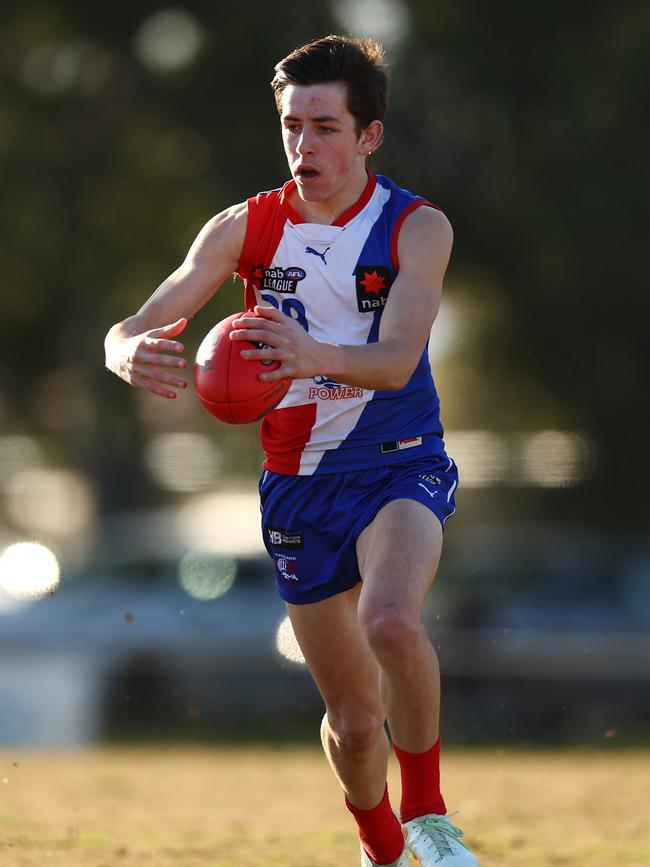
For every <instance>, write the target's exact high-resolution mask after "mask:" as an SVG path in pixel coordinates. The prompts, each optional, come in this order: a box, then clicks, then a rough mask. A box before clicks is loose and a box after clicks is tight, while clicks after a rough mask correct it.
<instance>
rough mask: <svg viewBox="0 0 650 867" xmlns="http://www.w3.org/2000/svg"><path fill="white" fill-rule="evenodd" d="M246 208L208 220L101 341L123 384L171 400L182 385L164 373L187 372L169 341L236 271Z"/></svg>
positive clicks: (234, 208) (180, 348)
mask: <svg viewBox="0 0 650 867" xmlns="http://www.w3.org/2000/svg"><path fill="white" fill-rule="evenodd" d="M246 224H247V208H246V203H245V202H244V203H242V204H239V205H233V206H232V207H231V208H227V209H226V210H225V211H222V212H221V213H220V214H217V216H216V217H213V218H212V219H211V220H209V221H208V222H207V223H206V224H205V226H204V227H203V228H202V229H201V231H200V232H199V234H198V235H197V237H196V239H195V241H194V243H193V244H192V246H191V247H190V249H189V251H188V253H187V256H186V257H185V261H184V262H183V264H182V265H180V267H178V268H177V269H176V270H175V271H174V272H173V273H172V274H170V275H169V277H167V279H166V280H164V281H163V282H162V283H161V284H160V286H159V287H158V288H157V289H156V291H155V292H154V293H153V295H151V297H150V298H149V299H148V300H147V301H146V302H145V303H144V304H143V305H142V307H141V308H140V309H139V310H138V312H137V313H136V314H135V315H133V316H129V317H128V318H127V319H124V320H123V321H122V322H118V323H117V324H115V325H114V326H113V327H112V328H111V329H110V331H109V332H108V334H107V335H106V339H105V341H104V348H105V351H106V367H107V368H108V369H109V370H111V371H113V373H115V374H116V375H117V376H119V377H121V378H122V379H123V380H124V381H125V382H128V383H129V384H130V385H133V386H136V387H138V388H145V389H147V390H148V391H151V392H152V393H153V394H157V395H160V396H161V397H166V398H175V397H176V391H174V389H178V388H185V386H186V382H185V380H184V379H181V378H180V377H179V376H177V375H175V374H174V372H173V371H172V372H169V371H167V370H165V369H164V368H177V369H178V368H186V367H187V360H186V359H185V358H183V357H182V356H180V355H170V354H169V353H182V352H183V351H184V346H183V344H182V343H180V342H178V341H177V340H175V339H174V338H175V337H177V336H178V335H179V334H180V333H181V332H182V331H183V329H184V328H185V326H186V325H187V321H188V319H189V318H190V317H192V316H193V315H194V314H195V313H196V312H197V310H200V309H201V307H203V306H204V305H205V304H207V302H208V301H209V300H210V298H212V296H213V295H214V294H215V292H216V291H217V290H218V289H219V287H220V286H221V284H222V283H223V282H224V280H225V279H226V278H227V277H228V276H229V275H230V274H232V273H233V272H235V271H236V270H237V268H238V267H239V258H240V256H241V251H242V247H243V244H244V236H245V234H246Z"/></svg>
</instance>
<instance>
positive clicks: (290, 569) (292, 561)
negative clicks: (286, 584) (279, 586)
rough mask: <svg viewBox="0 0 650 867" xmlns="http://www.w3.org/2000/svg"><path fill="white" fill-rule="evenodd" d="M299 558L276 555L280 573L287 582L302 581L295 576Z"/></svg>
mask: <svg viewBox="0 0 650 867" xmlns="http://www.w3.org/2000/svg"><path fill="white" fill-rule="evenodd" d="M296 560H297V557H292V556H291V555H290V554H276V555H275V565H276V567H277V570H278V572H279V573H280V575H281V576H282V578H284V580H285V581H299V580H300V579H299V578H298V576H297V575H296V574H295V572H294V569H295V568H296Z"/></svg>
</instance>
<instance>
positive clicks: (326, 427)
mask: <svg viewBox="0 0 650 867" xmlns="http://www.w3.org/2000/svg"><path fill="white" fill-rule="evenodd" d="M294 190H295V181H289V182H288V183H287V184H285V186H284V187H282V189H278V190H272V191H270V192H264V193H259V194H258V195H257V196H255V197H253V198H251V199H249V200H248V228H247V230H246V237H245V240H244V246H243V249H242V255H241V259H240V263H239V269H238V273H239V274H240V276H241V277H242V279H243V280H244V284H245V302H246V308H247V309H251V308H252V307H253V306H254V305H255V304H261V305H264V304H272V305H273V306H274V307H276V308H278V309H279V310H281V311H282V312H283V313H285V314H286V315H287V316H290V317H292V318H293V319H295V320H297V321H298V322H299V323H300V325H302V326H303V327H304V328H305V329H306V330H307V331H308V332H309V334H310V335H311V336H312V337H314V338H315V339H316V340H322V341H327V342H329V343H336V344H341V345H348V346H356V345H361V344H367V343H373V342H376V341H377V340H378V336H379V324H380V321H381V315H382V311H383V308H384V306H385V304H386V300H387V298H388V295H389V292H390V287H391V284H392V283H393V281H394V280H395V278H396V276H397V274H398V272H399V261H398V256H397V240H398V236H399V231H400V228H401V226H402V224H403V222H404V220H405V218H406V217H407V216H408V215H409V214H410V213H412V212H413V211H414V210H415V209H416V208H419V207H422V206H429V207H434V206H432V205H430V204H429V203H428V202H427V201H425V200H424V199H422V198H419V197H417V196H414V195H413V194H412V193H409V192H407V191H406V190H402V189H400V188H399V187H398V186H396V185H395V184H394V183H393V182H392V181H390V180H388V178H385V177H382V176H381V175H374V174H372V173H369V175H368V183H367V185H366V188H365V190H364V191H363V193H362V195H361V198H360V199H359V200H358V201H357V202H356V203H355V204H354V205H353V206H352V207H351V208H349V209H348V210H347V211H345V212H344V213H343V214H341V216H340V217H339V218H338V219H337V220H336V221H335V222H334V223H333V224H332V225H321V224H319V223H308V222H306V221H305V220H304V219H303V218H302V217H301V216H300V215H299V214H298V212H297V211H296V210H295V209H294V208H293V207H292V205H291V204H290V203H289V197H290V195H291V193H292V192H293V191H294ZM416 312H417V311H416ZM260 436H261V441H262V447H263V449H264V452H265V455H266V460H265V462H264V468H265V469H267V470H269V471H270V472H274V473H283V474H287V475H313V474H318V473H334V472H337V473H338V472H349V471H353V470H362V469H369V468H371V467H375V466H383V465H386V464H391V463H398V462H402V461H405V460H408V459H411V458H414V457H420V456H422V457H425V456H430V457H440V458H443V457H445V451H444V443H443V440H442V436H443V430H442V425H441V423H440V403H439V400H438V395H437V393H436V389H435V385H434V382H433V378H432V376H431V368H430V365H429V357H428V352H427V348H426V347H425V350H424V352H423V353H422V357H421V358H420V361H419V363H418V366H417V368H416V369H415V371H414V373H413V375H412V376H411V378H410V380H409V381H408V383H407V384H406V385H405V386H404V388H402V389H400V390H399V391H375V390H372V389H367V388H359V387H356V386H350V385H344V384H341V383H338V382H334V381H332V380H331V379H328V378H327V377H326V376H315V377H314V378H313V379H295V380H294V381H293V382H292V384H291V387H290V388H289V391H288V392H287V394H286V395H285V396H284V398H283V399H282V401H281V402H280V403H279V404H278V406H277V407H276V408H275V409H274V410H272V411H271V412H270V413H269V414H268V415H267V416H265V418H264V419H263V421H262V425H261V431H260Z"/></svg>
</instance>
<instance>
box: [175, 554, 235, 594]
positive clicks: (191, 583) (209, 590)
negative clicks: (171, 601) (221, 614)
mask: <svg viewBox="0 0 650 867" xmlns="http://www.w3.org/2000/svg"><path fill="white" fill-rule="evenodd" d="M178 573H179V580H180V584H181V587H182V588H183V590H185V592H186V593H188V594H189V595H190V596H193V597H194V598H195V599H201V600H203V601H209V600H211V599H218V598H219V597H220V596H223V595H224V593H227V592H228V591H229V590H230V588H231V587H232V585H233V584H234V583H235V578H236V577H237V564H236V563H235V561H234V560H233V559H232V557H223V556H220V555H218V554H212V553H210V552H208V551H189V552H188V553H187V554H185V556H184V557H183V559H182V560H181V562H180V564H179V567H178Z"/></svg>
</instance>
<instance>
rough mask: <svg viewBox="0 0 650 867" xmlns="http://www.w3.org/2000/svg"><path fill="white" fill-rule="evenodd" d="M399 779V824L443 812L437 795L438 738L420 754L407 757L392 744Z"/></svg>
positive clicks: (410, 754)
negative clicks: (400, 799)
mask: <svg viewBox="0 0 650 867" xmlns="http://www.w3.org/2000/svg"><path fill="white" fill-rule="evenodd" d="M393 749H394V750H395V755H396V756H397V759H398V761H399V767H400V772H401V775H402V803H401V805H400V818H401V820H402V823H404V822H408V821H410V820H411V819H415V817H416V816H425V815H426V814H427V813H438V814H440V815H444V814H445V813H446V812H447V808H446V807H445V802H444V800H443V798H442V795H441V794H440V738H438V740H437V741H436V742H435V744H434V745H433V746H432V747H431V749H429V750H427V751H426V752H424V753H408V752H407V751H406V750H401V749H400V748H399V747H397V746H395V744H393Z"/></svg>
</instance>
